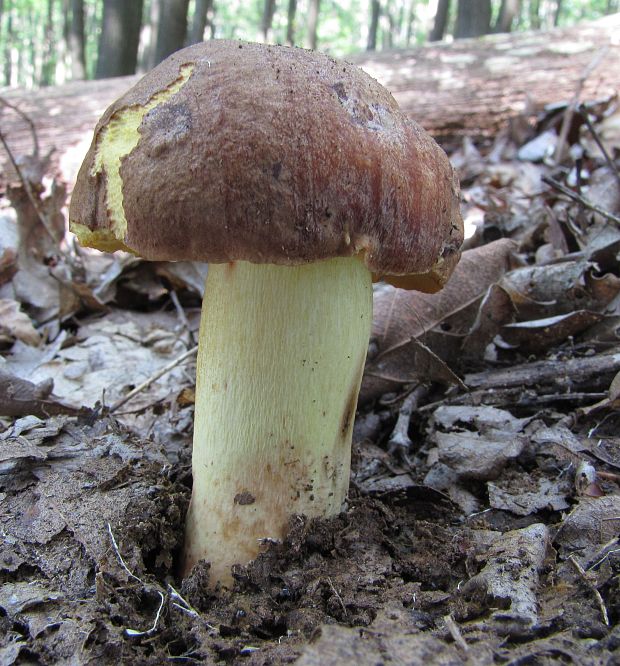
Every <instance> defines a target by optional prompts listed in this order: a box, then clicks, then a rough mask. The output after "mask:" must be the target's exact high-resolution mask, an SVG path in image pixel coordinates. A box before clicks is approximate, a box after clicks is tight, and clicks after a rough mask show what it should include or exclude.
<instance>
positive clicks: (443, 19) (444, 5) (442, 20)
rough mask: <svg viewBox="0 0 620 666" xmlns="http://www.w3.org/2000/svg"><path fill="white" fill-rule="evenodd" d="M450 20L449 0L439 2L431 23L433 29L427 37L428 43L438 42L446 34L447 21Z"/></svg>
mask: <svg viewBox="0 0 620 666" xmlns="http://www.w3.org/2000/svg"><path fill="white" fill-rule="evenodd" d="M449 18H450V0H439V2H438V3H437V12H436V13H435V20H434V22H433V29H432V30H431V33H430V35H429V36H428V41H429V42H439V41H441V40H442V39H443V38H444V35H445V34H446V28H447V27H448V19H449Z"/></svg>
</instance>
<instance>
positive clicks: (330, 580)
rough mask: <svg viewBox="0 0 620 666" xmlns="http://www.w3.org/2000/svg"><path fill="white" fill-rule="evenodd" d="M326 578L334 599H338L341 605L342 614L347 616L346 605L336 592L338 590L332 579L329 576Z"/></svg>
mask: <svg viewBox="0 0 620 666" xmlns="http://www.w3.org/2000/svg"><path fill="white" fill-rule="evenodd" d="M326 580H327V582H328V584H329V586H330V588H331V590H332V592H333V593H334V594H335V595H336V599H338V601H339V602H340V605H341V606H342V611H343V613H344V616H345V617H348V615H349V613H348V612H347V607H346V606H345V605H344V601H343V600H342V597H341V596H340V594H338V590H337V589H336V588H335V587H334V584H333V583H332V579H331V578H330V577H329V576H327V579H326Z"/></svg>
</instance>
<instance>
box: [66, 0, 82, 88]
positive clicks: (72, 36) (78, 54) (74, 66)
mask: <svg viewBox="0 0 620 666" xmlns="http://www.w3.org/2000/svg"><path fill="white" fill-rule="evenodd" d="M69 53H70V54H71V78H73V79H85V78H86V50H85V37H84V0H71V23H70V25H69Z"/></svg>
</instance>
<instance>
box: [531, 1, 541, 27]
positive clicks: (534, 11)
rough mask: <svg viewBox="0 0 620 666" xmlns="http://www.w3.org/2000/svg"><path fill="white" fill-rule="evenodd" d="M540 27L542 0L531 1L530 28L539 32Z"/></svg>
mask: <svg viewBox="0 0 620 666" xmlns="http://www.w3.org/2000/svg"><path fill="white" fill-rule="evenodd" d="M540 25H541V24H540V0H530V26H531V28H532V29H533V30H539V29H540Z"/></svg>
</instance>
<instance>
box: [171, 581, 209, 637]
mask: <svg viewBox="0 0 620 666" xmlns="http://www.w3.org/2000/svg"><path fill="white" fill-rule="evenodd" d="M168 596H169V597H170V601H171V603H172V605H173V606H174V607H175V608H178V609H179V610H180V611H181V612H183V613H186V614H187V615H189V616H190V617H193V618H198V617H200V613H199V612H198V611H197V610H196V609H195V608H194V607H193V606H192V605H191V604H190V603H189V602H187V601H186V600H185V599H184V598H183V597H182V596H181V595H180V594H179V593H178V592H177V591H176V590H175V589H174V587H172V585H170V583H168ZM205 625H206V627H207V628H208V629H211V630H213V631H215V630H216V627H214V626H213V625H212V624H209V623H208V622H205Z"/></svg>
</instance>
